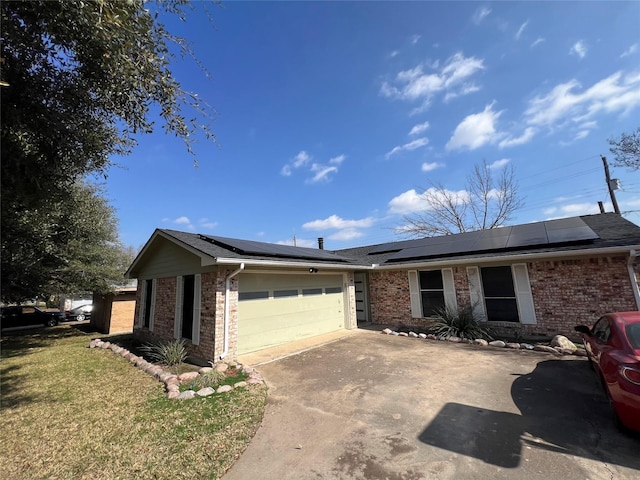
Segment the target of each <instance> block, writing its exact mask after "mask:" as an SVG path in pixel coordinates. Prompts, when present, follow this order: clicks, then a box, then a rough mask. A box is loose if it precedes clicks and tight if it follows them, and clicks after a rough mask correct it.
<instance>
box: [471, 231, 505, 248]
mask: <svg viewBox="0 0 640 480" xmlns="http://www.w3.org/2000/svg"><path fill="white" fill-rule="evenodd" d="M511 230H512V228H511V227H504V228H493V229H491V230H480V232H481V233H482V235H478V239H477V240H476V242H475V243H474V244H473V250H495V249H498V248H505V247H506V246H507V241H508V240H509V235H510V234H511Z"/></svg>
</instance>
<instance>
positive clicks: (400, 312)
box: [369, 270, 414, 325]
mask: <svg viewBox="0 0 640 480" xmlns="http://www.w3.org/2000/svg"><path fill="white" fill-rule="evenodd" d="M369 304H370V307H371V321H372V322H373V323H382V324H389V325H406V324H411V323H412V322H413V321H414V319H412V318H411V298H410V296H409V278H408V274H407V271H406V270H399V271H389V270H384V271H375V270H374V271H372V272H369Z"/></svg>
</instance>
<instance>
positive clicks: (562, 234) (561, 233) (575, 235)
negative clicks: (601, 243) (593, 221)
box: [547, 225, 599, 243]
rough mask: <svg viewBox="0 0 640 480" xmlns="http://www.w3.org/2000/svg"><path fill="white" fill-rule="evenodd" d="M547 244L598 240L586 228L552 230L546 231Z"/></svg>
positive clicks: (592, 232)
mask: <svg viewBox="0 0 640 480" xmlns="http://www.w3.org/2000/svg"><path fill="white" fill-rule="evenodd" d="M547 236H548V237H549V243H564V242H576V241H578V240H595V239H596V238H599V237H598V235H596V234H595V232H594V231H593V230H591V229H590V228H589V227H588V226H586V225H584V226H582V227H569V228H554V229H551V230H547Z"/></svg>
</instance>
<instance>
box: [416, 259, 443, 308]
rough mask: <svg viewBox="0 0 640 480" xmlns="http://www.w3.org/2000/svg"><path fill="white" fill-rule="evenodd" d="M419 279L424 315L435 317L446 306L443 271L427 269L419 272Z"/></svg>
mask: <svg viewBox="0 0 640 480" xmlns="http://www.w3.org/2000/svg"><path fill="white" fill-rule="evenodd" d="M419 279H420V299H421V300H422V316H423V317H433V316H434V315H436V314H437V313H438V311H439V310H442V309H443V308H444V306H445V303H444V284H443V282H442V271H441V270H426V271H422V272H419Z"/></svg>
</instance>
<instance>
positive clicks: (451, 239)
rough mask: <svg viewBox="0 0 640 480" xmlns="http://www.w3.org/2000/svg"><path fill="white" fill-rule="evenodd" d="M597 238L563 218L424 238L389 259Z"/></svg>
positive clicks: (582, 225)
mask: <svg viewBox="0 0 640 480" xmlns="http://www.w3.org/2000/svg"><path fill="white" fill-rule="evenodd" d="M597 238H599V237H598V235H597V234H596V233H595V232H594V231H593V230H591V228H589V226H587V224H586V223H584V221H583V220H582V219H581V218H579V217H574V218H563V219H558V220H547V221H544V222H538V223H530V224H525V225H516V226H513V227H501V228H495V229H490V230H478V231H475V232H467V233H461V234H457V235H449V236H444V237H429V238H422V239H419V240H415V241H414V242H413V243H412V244H410V245H409V246H406V247H404V248H402V249H401V250H400V251H397V252H396V253H394V254H393V255H391V256H390V257H389V258H388V259H387V261H389V262H393V261H398V260H408V259H416V258H430V257H438V256H446V255H452V254H460V253H471V252H490V251H495V250H503V249H505V248H506V249H515V248H522V247H531V246H546V245H551V244H558V243H572V242H584V241H588V240H595V239H597ZM399 243H400V242H398V243H396V244H395V245H396V246H397V245H398V244H399ZM405 245H406V244H405ZM382 251H384V250H383V249H382V246H381V248H380V253H381V252H382ZM387 251H391V252H392V251H394V250H387Z"/></svg>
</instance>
